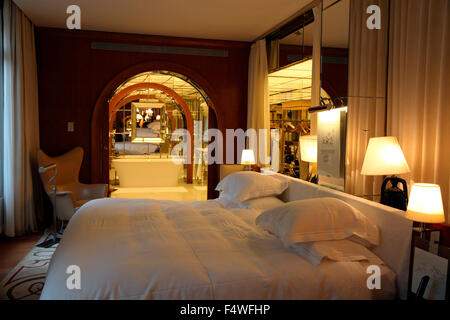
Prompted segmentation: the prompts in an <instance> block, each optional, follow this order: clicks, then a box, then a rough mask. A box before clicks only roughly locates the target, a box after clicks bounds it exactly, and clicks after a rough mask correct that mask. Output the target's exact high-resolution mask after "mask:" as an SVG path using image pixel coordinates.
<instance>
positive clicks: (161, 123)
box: [131, 102, 166, 144]
mask: <svg viewBox="0 0 450 320" xmlns="http://www.w3.org/2000/svg"><path fill="white" fill-rule="evenodd" d="M131 111H132V132H131V142H133V143H154V144H160V143H162V142H164V136H165V131H166V130H165V127H166V125H165V124H166V116H165V108H164V104H163V103H143V102H133V103H132V104H131Z"/></svg>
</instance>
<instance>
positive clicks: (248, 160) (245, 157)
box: [241, 149, 255, 165]
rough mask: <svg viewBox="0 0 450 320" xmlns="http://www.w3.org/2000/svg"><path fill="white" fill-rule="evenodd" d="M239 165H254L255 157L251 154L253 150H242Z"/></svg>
mask: <svg viewBox="0 0 450 320" xmlns="http://www.w3.org/2000/svg"><path fill="white" fill-rule="evenodd" d="M241 164H244V165H252V164H255V155H254V153H253V150H251V149H244V150H242V156H241Z"/></svg>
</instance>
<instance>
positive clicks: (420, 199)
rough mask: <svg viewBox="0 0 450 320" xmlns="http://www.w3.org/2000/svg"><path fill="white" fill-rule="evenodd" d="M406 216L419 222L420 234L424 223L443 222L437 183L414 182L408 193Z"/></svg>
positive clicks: (439, 190)
mask: <svg viewBox="0 0 450 320" xmlns="http://www.w3.org/2000/svg"><path fill="white" fill-rule="evenodd" d="M406 218H408V219H410V220H413V221H417V222H420V230H419V231H420V236H421V237H422V238H423V236H424V234H425V231H426V229H425V224H426V223H442V222H445V216H444V206H443V204H442V195H441V188H440V187H439V186H438V185H437V184H429V183H415V184H414V185H413V186H412V188H411V193H410V195H409V202H408V209H407V210H406Z"/></svg>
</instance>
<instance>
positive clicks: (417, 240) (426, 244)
mask: <svg viewBox="0 0 450 320" xmlns="http://www.w3.org/2000/svg"><path fill="white" fill-rule="evenodd" d="M431 251H434V252H431ZM431 251H430V232H427V234H426V236H425V238H421V237H420V234H419V232H416V231H414V232H413V239H412V243H411V260H410V261H411V262H410V269H409V284H408V287H409V289H408V300H417V295H416V294H417V290H418V288H419V286H420V282H421V280H422V279H423V278H424V277H425V276H428V277H429V281H428V283H427V285H426V287H425V288H424V290H423V292H422V293H423V299H425V300H449V295H450V289H449V288H450V277H449V275H450V268H449V267H450V264H449V258H450V248H449V247H448V246H445V245H442V244H439V245H438V247H435V248H434V249H432V250H431ZM423 280H424V282H423V284H425V283H426V282H427V281H426V280H425V279H423Z"/></svg>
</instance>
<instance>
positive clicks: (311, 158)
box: [300, 136, 317, 162]
mask: <svg viewBox="0 0 450 320" xmlns="http://www.w3.org/2000/svg"><path fill="white" fill-rule="evenodd" d="M300 156H301V158H302V161H305V162H317V136H301V137H300Z"/></svg>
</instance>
